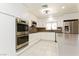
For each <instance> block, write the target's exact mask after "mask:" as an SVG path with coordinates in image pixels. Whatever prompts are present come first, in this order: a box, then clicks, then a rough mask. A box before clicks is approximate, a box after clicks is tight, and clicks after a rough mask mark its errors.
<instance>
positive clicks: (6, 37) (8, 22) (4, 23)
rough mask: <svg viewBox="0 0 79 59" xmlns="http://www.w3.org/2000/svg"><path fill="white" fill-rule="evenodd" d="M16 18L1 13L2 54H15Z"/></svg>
mask: <svg viewBox="0 0 79 59" xmlns="http://www.w3.org/2000/svg"><path fill="white" fill-rule="evenodd" d="M15 32H16V31H15V18H14V17H11V16H8V15H5V14H2V13H0V55H12V56H13V55H15V53H16V48H15V42H16V41H15V38H16V36H15Z"/></svg>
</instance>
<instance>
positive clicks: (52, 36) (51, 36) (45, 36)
mask: <svg viewBox="0 0 79 59" xmlns="http://www.w3.org/2000/svg"><path fill="white" fill-rule="evenodd" d="M40 39H41V40H52V41H55V33H54V32H41V33H40Z"/></svg>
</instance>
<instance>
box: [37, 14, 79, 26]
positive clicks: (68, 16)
mask: <svg viewBox="0 0 79 59" xmlns="http://www.w3.org/2000/svg"><path fill="white" fill-rule="evenodd" d="M53 19H54V20H56V21H57V22H58V26H59V27H63V20H68V19H69V20H70V19H79V13H71V14H64V15H63V16H58V17H53ZM46 21H47V19H39V20H38V27H45V25H46Z"/></svg>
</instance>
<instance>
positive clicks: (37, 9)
mask: <svg viewBox="0 0 79 59" xmlns="http://www.w3.org/2000/svg"><path fill="white" fill-rule="evenodd" d="M45 4H46V5H48V8H51V9H52V14H51V15H52V16H61V15H64V14H68V13H75V12H79V4H77V3H25V4H23V5H24V6H25V7H26V8H27V10H28V11H29V12H30V13H32V14H33V15H35V16H36V17H38V18H47V17H49V15H44V14H42V13H41V9H43V7H42V5H45Z"/></svg>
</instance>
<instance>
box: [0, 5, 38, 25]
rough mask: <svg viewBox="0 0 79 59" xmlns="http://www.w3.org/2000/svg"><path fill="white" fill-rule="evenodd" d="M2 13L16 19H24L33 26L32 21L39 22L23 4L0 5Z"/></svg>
mask: <svg viewBox="0 0 79 59" xmlns="http://www.w3.org/2000/svg"><path fill="white" fill-rule="evenodd" d="M0 12H4V13H7V14H10V15H13V16H15V17H20V18H22V19H25V20H29V22H30V23H29V25H31V20H34V21H36V20H37V17H35V16H34V15H32V14H31V13H29V12H28V11H27V7H25V6H24V5H23V4H21V3H13V4H12V3H2V4H0Z"/></svg>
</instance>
